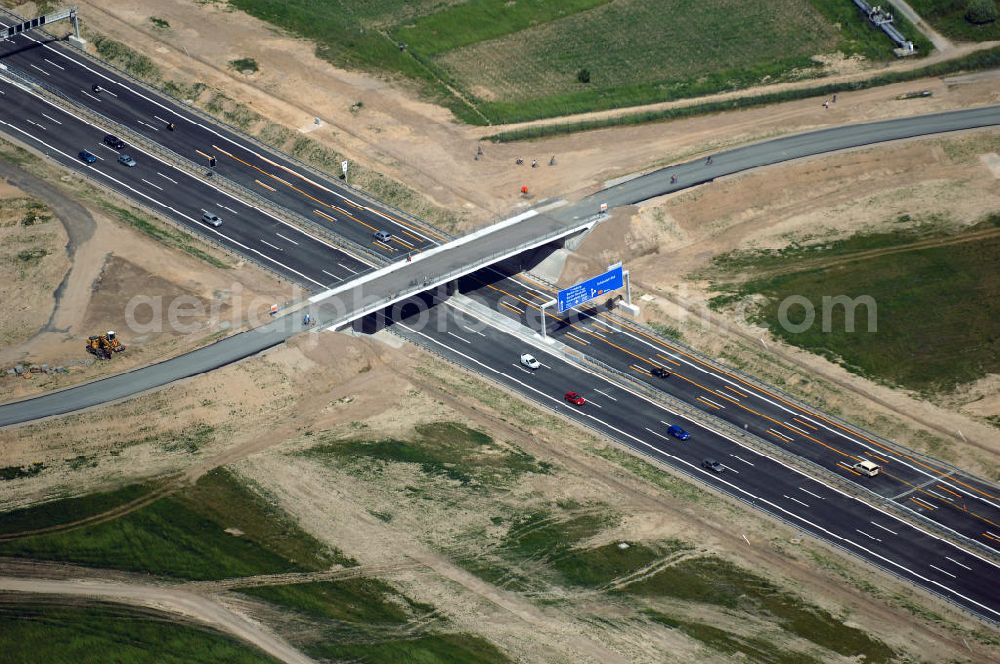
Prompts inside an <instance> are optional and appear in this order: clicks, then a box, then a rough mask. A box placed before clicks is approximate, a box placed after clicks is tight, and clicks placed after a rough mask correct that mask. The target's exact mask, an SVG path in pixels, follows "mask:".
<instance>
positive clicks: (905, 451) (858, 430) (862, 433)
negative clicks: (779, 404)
mask: <svg viewBox="0 0 1000 664" xmlns="http://www.w3.org/2000/svg"><path fill="white" fill-rule="evenodd" d="M610 316H611V317H613V318H615V319H616V320H617V321H618V322H620V323H621V324H622V325H625V326H637V325H638V324H637V323H636V322H635V321H632V320H629V319H627V318H624V317H623V316H620V315H618V314H615V313H611V314H610ZM642 329H643V333H644V334H649V335H651V336H654V337H656V338H657V340H659V341H661V342H662V343H664V345H667V346H675V347H678V348H681V349H683V350H684V352H685V353H688V354H690V355H692V356H694V357H697V358H698V360H699V361H701V362H704V363H705V364H707V365H708V366H711V367H712V368H713V369H715V370H717V371H721V372H723V373H728V374H733V375H735V376H738V377H739V378H740V380H742V381H746V382H747V383H749V384H751V385H753V386H754V387H755V388H757V389H758V390H761V391H769V392H773V393H776V394H778V395H779V396H780V397H781V399H783V400H785V401H788V402H789V403H791V404H792V405H794V406H795V407H796V408H799V409H801V410H803V411H805V412H807V413H809V412H820V411H819V409H818V408H816V407H815V406H811V405H809V404H807V403H805V402H803V401H802V400H801V399H800V398H798V397H795V396H793V395H791V394H789V393H788V392H785V391H784V390H782V389H781V388H779V387H775V386H773V385H769V384H767V383H764V382H763V381H761V380H760V379H758V378H755V377H754V376H751V375H749V374H746V373H743V372H742V371H740V370H739V369H737V368H735V367H731V366H728V365H723V364H720V363H719V362H718V361H716V360H714V359H712V358H709V357H707V356H705V355H704V354H702V353H701V352H699V351H697V350H694V349H692V348H691V347H690V346H686V345H684V344H683V343H680V342H679V341H677V340H676V339H671V338H667V337H665V336H664V335H662V334H660V333H659V332H657V331H656V330H655V329H653V328H650V327H648V326H642ZM822 416H823V418H825V419H827V420H830V421H831V422H833V423H835V424H836V425H838V426H840V427H843V428H844V429H845V430H846V431H847V432H848V433H853V434H854V435H857V436H859V437H864V438H870V439H871V440H873V441H875V442H877V443H878V444H879V445H884V446H885V447H887V448H889V449H891V450H892V451H893V452H894V453H896V454H899V455H901V456H911V457H915V458H917V459H920V461H921V462H924V463H927V464H928V465H935V466H937V467H939V468H941V469H942V470H943V471H946V472H945V474H948V475H951V474H959V475H964V476H965V477H968V478H970V479H972V480H975V481H976V482H980V483H982V484H983V485H984V486H988V487H992V488H994V489H995V490H997V491H1000V486H998V485H997V484H996V483H995V482H991V481H990V480H986V479H983V478H981V477H977V476H975V475H972V474H971V473H969V472H968V471H966V470H963V469H962V468H959V467H958V466H955V465H953V464H950V463H948V462H947V461H942V460H940V459H937V458H934V457H932V456H929V455H927V454H925V453H923V452H920V451H918V450H914V449H911V448H909V447H906V446H905V445H901V444H899V443H897V442H895V441H892V440H889V439H887V438H884V437H882V436H880V435H878V434H876V433H873V432H871V431H868V430H867V429H864V428H862V427H859V426H858V425H856V424H851V423H850V422H847V421H845V420H844V419H842V418H840V417H838V416H836V415H832V414H830V413H827V412H825V411H824V412H822Z"/></svg>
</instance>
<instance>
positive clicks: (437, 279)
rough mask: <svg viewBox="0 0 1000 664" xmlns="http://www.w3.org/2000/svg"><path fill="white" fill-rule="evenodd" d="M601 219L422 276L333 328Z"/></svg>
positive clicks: (400, 265) (409, 266) (404, 266)
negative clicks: (447, 269) (446, 270)
mask: <svg viewBox="0 0 1000 664" xmlns="http://www.w3.org/2000/svg"><path fill="white" fill-rule="evenodd" d="M599 219H601V215H592V216H591V217H587V218H585V219H582V220H578V221H576V222H574V224H573V225H572V226H570V227H566V226H563V227H559V228H555V229H553V230H551V231H549V232H548V233H545V234H543V235H540V236H537V237H535V238H533V239H531V240H527V241H525V242H520V243H518V244H516V245H514V246H513V247H509V248H506V249H501V250H499V251H495V252H492V253H490V254H487V255H485V256H481V257H479V258H477V259H475V260H474V261H473V262H471V263H467V264H466V265H464V266H462V267H460V268H456V269H453V270H449V271H448V272H445V273H442V274H437V275H433V276H432V275H429V274H426V275H420V277H423V279H421V278H420V277H417V278H415V279H412V280H411V281H410V282H409V283H408V284H407V285H406V286H405V287H404V288H402V289H400V290H397V291H393V292H391V293H389V294H387V295H385V296H382V297H379V298H376V299H375V300H372V301H370V302H364V303H363V304H362V306H361V307H360V308H359V309H357V310H355V311H352V312H343V313H342V314H341V315H340V316H339V317H338V318H336V319H334V322H332V323H331V325H332V326H333V327H341V326H343V325H346V324H348V323H350V322H352V321H355V320H357V319H359V318H363V317H364V316H367V315H369V314H371V313H374V312H376V311H379V310H381V309H385V308H386V307H389V306H392V305H393V304H395V303H396V302H399V301H401V300H405V299H406V298H408V297H412V296H413V295H416V294H418V293H423V292H425V291H429V290H432V289H434V288H437V287H439V286H441V285H443V284H447V283H448V282H450V281H454V280H455V279H458V278H460V277H464V276H465V275H467V274H471V273H473V272H475V271H476V270H479V269H482V268H483V267H486V266H489V265H492V264H494V263H498V262H500V261H502V260H504V259H506V258H509V257H511V256H516V255H517V254H519V253H521V252H524V251H528V250H530V249H535V248H537V247H540V246H542V245H545V244H548V243H549V242H552V241H554V240H558V239H560V238H563V237H566V236H567V235H571V234H573V233H576V232H579V230H580V229H581V228H583V227H585V226H587V225H588V224H593V223H596V222H597V221H598V220H599ZM420 262H421V261H419V260H415V261H414V262H413V263H408V262H397V263H393V264H392V265H389V266H386V267H383V268H380V269H381V270H384V271H385V272H386V273H390V272H394V271H398V270H414V271H416V270H418V269H419V268H418V267H417V266H419V265H420ZM367 278H368V279H369V280H374V279H375V278H377V277H375V276H374V275H373V274H371V273H369V274H368V276H367ZM363 286H364V284H363V283H362V284H360V285H359V286H357V287H363ZM346 288H350V284H344V285H343V286H339V287H337V288H336V289H334V290H335V291H337V292H343V290H344V289H346ZM337 292H332V293H331V294H330V295H329V296H328V297H326V298H323V299H318V300H317V303H322V302H325V301H327V300H329V299H331V298H333V297H335V296H336V295H337Z"/></svg>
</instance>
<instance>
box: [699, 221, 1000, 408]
mask: <svg viewBox="0 0 1000 664" xmlns="http://www.w3.org/2000/svg"><path fill="white" fill-rule="evenodd" d="M908 220H909V219H908V218H907V217H903V218H902V221H904V222H906V221H908ZM997 227H1000V215H992V216H991V217H990V218H989V219H987V220H986V221H983V222H981V223H980V224H978V225H976V226H975V227H972V228H969V229H966V230H964V231H962V232H961V233H958V234H954V233H953V232H951V231H942V230H940V226H939V225H938V224H934V223H929V222H928V223H926V224H919V225H917V226H915V227H911V228H907V229H904V230H899V231H895V232H884V233H874V234H862V235H856V236H853V237H850V238H847V239H843V240H838V241H834V242H829V243H820V244H807V245H798V244H794V245H791V246H789V247H786V248H785V249H781V250H777V251H765V252H762V251H750V252H736V253H730V254H725V255H723V256H719V257H716V259H715V261H714V267H713V273H714V278H715V279H716V281H717V286H716V288H717V289H718V290H720V291H722V294H721V295H719V296H717V297H715V298H714V299H713V300H712V302H711V303H710V304H711V305H712V306H713V307H715V308H721V307H725V306H726V305H728V304H730V303H733V302H737V301H741V300H743V299H744V298H747V297H750V296H752V295H763V296H764V297H765V298H766V301H765V303H764V304H762V305H761V306H760V307H757V308H755V309H754V310H753V311H752V313H751V318H752V319H753V320H754V321H756V322H759V323H761V324H763V325H765V326H767V327H768V329H770V330H771V332H772V334H774V335H775V336H777V337H779V338H781V339H782V340H784V341H786V342H788V343H790V344H792V345H795V346H798V347H800V348H804V349H806V350H810V351H812V352H814V353H818V354H820V355H823V356H825V357H827V358H829V359H831V360H833V361H835V362H838V363H840V364H841V365H843V366H844V367H845V368H847V369H849V370H850V371H853V372H855V373H858V374H861V375H864V376H867V377H870V378H872V379H874V380H878V381H883V382H886V383H889V384H893V385H900V386H903V387H906V388H909V389H913V390H918V391H922V392H928V393H929V392H940V391H947V390H951V389H953V388H954V387H956V386H957V385H960V384H963V383H968V382H971V381H974V380H976V379H978V378H981V377H983V376H985V375H986V374H988V373H996V372H997V371H1000V327H998V321H1000V304H998V303H1000V274H998V273H997V270H996V266H997V264H998V263H1000V235H998V234H997V233H994V232H992V230H993V229H996V228H997ZM963 238H969V240H970V241H962V240H963ZM793 295H800V296H803V297H805V298H806V299H807V300H809V302H810V303H811V304H812V307H813V310H814V311H815V315H816V319H815V322H814V324H813V325H812V326H810V327H809V328H808V329H806V330H805V331H802V332H796V331H793V330H789V329H786V328H785V327H784V326H782V325H781V324H780V321H779V316H778V310H779V307H780V306H781V303H782V301H783V300H784V299H785V298H787V297H789V296H793ZM840 295H846V296H848V297H850V298H856V297H860V296H870V297H871V298H873V300H874V301H875V303H876V311H877V319H876V323H877V324H876V329H874V330H869V329H868V322H869V321H868V311H867V308H866V307H864V306H861V307H858V308H857V310H856V312H855V314H856V315H855V329H854V331H853V332H851V331H849V330H848V329H847V327H848V326H847V325H846V324H845V323H846V316H847V309H846V308H845V307H843V306H833V305H832V304H831V305H828V307H827V309H828V311H829V316H828V321H829V325H828V328H829V331H824V330H823V309H824V305H823V298H824V297H836V296H840ZM805 317H806V311H805V307H803V306H798V305H796V306H792V307H789V308H788V310H787V319H788V320H789V321H790V322H791V323H792V324H793V325H797V324H800V323H802V322H803V321H804V320H805Z"/></svg>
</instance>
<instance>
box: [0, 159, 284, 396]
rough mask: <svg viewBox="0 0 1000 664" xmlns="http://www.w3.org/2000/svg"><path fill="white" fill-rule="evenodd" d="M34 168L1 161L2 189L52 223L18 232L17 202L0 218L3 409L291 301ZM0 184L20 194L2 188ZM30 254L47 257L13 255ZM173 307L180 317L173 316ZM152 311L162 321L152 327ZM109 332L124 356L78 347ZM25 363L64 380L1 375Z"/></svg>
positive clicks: (251, 272) (274, 283)
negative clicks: (36, 206)
mask: <svg viewBox="0 0 1000 664" xmlns="http://www.w3.org/2000/svg"><path fill="white" fill-rule="evenodd" d="M30 169H31V170H30V171H29V170H25V169H24V168H20V167H16V166H13V165H11V164H10V163H8V162H0V177H2V178H4V179H3V180H0V182H4V183H8V182H13V183H16V184H17V185H18V186H19V187H21V189H22V190H24V191H26V192H28V193H29V194H30V195H31V198H32V199H33V200H36V201H38V202H39V203H41V204H44V205H46V210H47V213H46V214H47V215H48V217H47V218H48V220H47V221H44V222H39V223H34V224H32V225H30V226H24V224H23V223H22V219H21V217H23V216H24V211H23V210H22V209H21V208H23V205H22V206H18V207H17V209H15V210H12V211H11V214H12V215H14V217H16V218H14V217H11V218H10V219H8V217H9V216H10V215H5V216H4V218H3V221H0V246H2V247H3V248H4V249H3V251H4V258H5V260H2V261H0V262H2V265H3V267H2V270H3V279H2V281H3V286H2V287H0V288H2V289H3V291H2V292H3V296H4V297H3V300H4V302H5V303H10V304H9V305H7V306H6V308H5V314H6V316H5V319H4V322H3V323H2V327H0V330H3V332H2V333H3V334H4V337H3V343H2V345H0V369H2V370H3V371H2V372H0V392H2V393H3V395H4V397H5V400H6V399H8V398H17V397H21V396H26V395H29V394H32V393H35V392H38V391H41V390H47V389H54V388H58V387H63V386H65V385H68V384H70V383H73V382H79V381H81V380H89V379H92V378H95V377H98V376H101V375H105V374H108V373H112V372H120V371H123V370H126V369H130V368H133V367H136V366H139V365H142V364H147V363H149V362H154V361H156V360H158V359H161V358H163V357H169V356H171V355H175V354H177V353H179V352H182V351H184V350H187V349H190V348H193V347H195V346H198V345H201V344H204V343H206V342H208V341H210V340H212V339H214V338H217V337H218V336H220V335H225V334H227V333H229V332H230V331H232V330H235V329H239V328H242V327H244V326H246V325H247V324H248V321H250V320H254V321H257V320H262V319H263V318H266V311H267V308H268V307H269V306H270V304H272V303H274V302H278V303H284V302H287V301H289V300H290V299H292V298H294V297H295V293H294V289H293V288H292V287H291V286H290V285H288V284H285V283H282V282H280V281H279V280H278V279H276V278H274V277H271V276H269V275H267V274H266V273H263V272H262V271H260V270H257V269H253V268H251V267H250V266H247V265H245V264H242V263H241V262H239V261H237V259H235V258H233V257H230V256H228V255H227V254H225V253H223V252H221V251H217V250H215V249H213V248H211V247H208V246H203V245H200V243H198V242H197V240H192V243H193V244H194V245H197V246H199V247H200V248H201V249H202V250H203V251H204V252H205V253H206V254H208V255H210V256H213V257H215V258H216V259H217V260H219V261H221V263H220V265H223V264H224V265H229V266H230V267H228V268H223V267H217V266H214V265H209V264H208V263H206V262H204V261H202V260H200V259H198V258H195V257H193V256H190V255H188V254H187V253H185V252H183V251H181V250H179V249H172V248H169V247H165V246H163V245H162V244H161V243H159V242H157V241H155V240H153V239H152V238H149V237H147V236H146V235H144V234H142V233H140V232H139V231H137V230H135V229H133V228H131V227H130V226H127V225H125V224H124V223H122V222H121V221H119V220H117V219H113V218H112V217H110V216H109V215H108V213H107V212H106V211H105V210H103V209H102V208H101V207H100V206H99V205H97V204H95V202H94V201H88V200H87V199H85V198H84V199H83V200H84V201H85V202H84V203H81V202H80V200H81V197H80V194H81V192H83V193H84V194H85V196H90V195H91V194H92V192H93V189H89V188H88V187H87V186H86V185H83V184H82V183H81V182H80V181H79V180H78V179H77V178H75V177H73V176H67V175H64V174H63V173H62V171H61V170H59V169H57V168H55V167H52V166H50V165H47V164H45V163H43V162H41V161H33V162H32V165H31V166H30ZM4 187H5V191H7V192H8V193H9V194H10V195H18V194H15V193H14V192H16V190H14V189H13V188H12V187H11V185H10V184H5V185H4ZM87 192H90V193H87ZM20 196H22V197H23V195H20ZM5 200H11V199H10V198H7V199H5ZM15 200H16V199H15ZM116 204H119V205H121V207H126V208H127V207H128V206H127V205H126V204H123V203H120V202H119V203H116ZM156 223H161V222H156ZM32 249H40V250H44V251H46V252H48V254H47V255H46V256H44V257H43V258H41V259H40V262H39V263H38V264H37V265H34V267H25V266H26V265H31V264H30V263H29V264H26V263H25V262H24V261H19V260H17V258H16V254H17V253H18V252H21V251H25V250H32ZM7 253H11V254H12V255H11V256H6V254H7ZM130 302H131V303H132V305H131V306H130V304H129V303H130ZM172 305H173V307H174V308H173V311H174V312H175V314H177V315H174V316H171V315H170V312H171V306H172ZM130 312H131V313H130ZM157 312H159V314H158V315H159V319H160V321H161V323H162V324H159V323H157V320H156V319H155V318H154V316H156V315H157ZM187 312H191V313H190V315H188V313H187ZM172 320H173V321H175V322H176V324H172V323H171V321H172ZM109 329H111V330H115V331H116V332H117V333H118V334H119V336H120V338H121V339H122V341H123V342H124V343H125V344H126V346H127V347H128V349H127V350H126V352H125V353H120V354H117V355H116V356H115V357H114V358H113V359H111V360H109V361H96V360H95V358H93V356H91V355H89V354H88V353H87V352H86V351H85V350H84V343H85V341H86V340H87V337H88V336H90V335H92V334H102V333H104V332H105V331H106V330H109ZM28 363H30V364H35V365H42V364H48V365H50V366H52V367H54V366H63V367H65V368H66V369H67V371H68V373H66V374H44V373H42V374H31V373H25V375H24V377H20V378H18V377H11V376H8V375H7V373H6V369H7V368H12V367H14V366H15V365H18V364H21V365H26V364H28Z"/></svg>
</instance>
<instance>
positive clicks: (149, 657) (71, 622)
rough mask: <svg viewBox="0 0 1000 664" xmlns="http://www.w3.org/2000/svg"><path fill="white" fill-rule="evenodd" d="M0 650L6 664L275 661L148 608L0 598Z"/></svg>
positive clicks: (264, 663) (239, 663)
mask: <svg viewBox="0 0 1000 664" xmlns="http://www.w3.org/2000/svg"><path fill="white" fill-rule="evenodd" d="M0 652H3V661H4V662H9V663H10V664H22V663H23V664H27V663H28V662H46V663H47V664H77V663H78V662H93V661H104V662H117V663H118V664H132V663H136V664H138V663H140V662H152V661H156V662H158V663H159V664H187V663H189V662H229V663H231V664H270V663H273V662H275V661H276V660H274V659H272V658H271V657H268V656H267V655H265V654H264V653H263V652H260V651H258V650H256V649H254V648H251V647H250V646H247V645H244V644H242V643H240V642H237V641H235V640H234V639H231V638H229V637H227V636H224V635H222V634H219V633H217V632H213V631H211V630H208V629H205V628H202V627H195V626H193V625H180V624H177V623H173V622H170V621H168V620H165V619H164V617H163V616H162V615H159V614H156V613H155V612H152V611H141V610H138V609H129V608H124V607H121V606H117V605H114V604H104V603H79V602H78V603H75V604H70V605H68V606H58V605H55V604H53V603H51V602H34V603H32V602H30V601H26V600H23V599H22V600H20V601H18V600H16V599H12V600H9V601H8V600H6V599H4V600H3V601H0ZM154 653H155V656H154ZM95 656H97V658H96V659H95Z"/></svg>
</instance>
